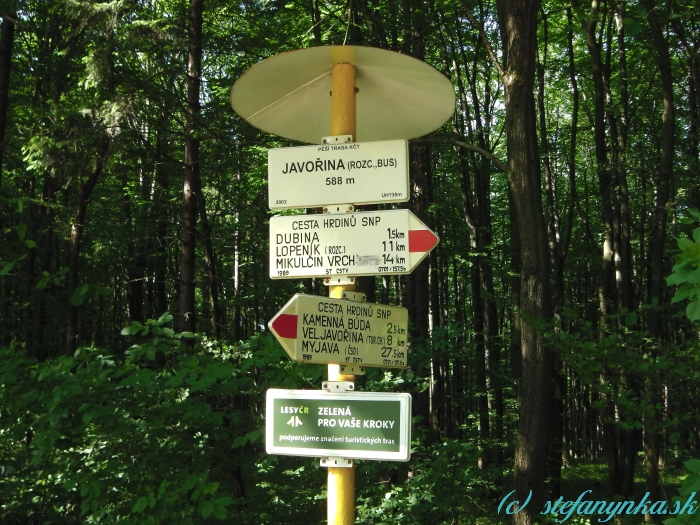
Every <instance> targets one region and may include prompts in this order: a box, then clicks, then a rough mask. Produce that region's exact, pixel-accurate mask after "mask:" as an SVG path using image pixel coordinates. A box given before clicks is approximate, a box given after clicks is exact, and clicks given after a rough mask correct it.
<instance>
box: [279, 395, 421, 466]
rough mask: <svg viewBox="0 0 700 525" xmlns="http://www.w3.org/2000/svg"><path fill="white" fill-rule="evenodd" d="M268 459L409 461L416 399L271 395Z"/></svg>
mask: <svg viewBox="0 0 700 525" xmlns="http://www.w3.org/2000/svg"><path fill="white" fill-rule="evenodd" d="M266 405H267V406H266V414H265V446H266V449H267V452H268V453H269V454H286V455H291V456H316V457H327V456H331V457H333V456H342V457H343V458H355V459H383V460H392V461H408V459H409V456H410V448H411V447H410V444H411V395H410V394H394V393H376V392H353V393H331V392H324V391H320V392H319V391H312V390H280V389H274V388H272V389H269V390H268V391H267V403H266Z"/></svg>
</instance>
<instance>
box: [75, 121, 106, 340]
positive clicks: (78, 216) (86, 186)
mask: <svg viewBox="0 0 700 525" xmlns="http://www.w3.org/2000/svg"><path fill="white" fill-rule="evenodd" d="M111 143H112V140H111V138H110V137H109V135H107V134H106V133H105V134H103V135H102V137H101V143H100V145H99V146H98V150H97V157H95V163H94V164H93V166H92V170H90V175H89V176H88V178H87V180H86V181H85V182H84V183H83V184H81V186H80V190H79V191H78V203H77V204H76V206H75V215H74V218H73V224H71V227H70V240H69V242H68V274H67V275H66V288H67V289H68V293H69V294H71V295H72V294H73V293H74V292H75V291H76V289H77V287H78V269H79V265H78V261H79V257H80V240H81V239H82V237H83V227H84V226H85V215H86V213H87V206H88V202H89V199H90V195H91V194H92V190H94V189H95V186H96V185H97V180H98V179H99V178H100V175H101V174H102V168H103V167H104V162H105V160H106V159H107V155H108V153H109V146H110V144H111ZM69 297H70V296H69ZM77 343H78V308H77V307H76V306H73V304H72V303H70V302H69V303H68V320H67V323H66V353H68V354H70V353H72V352H73V351H74V350H75V348H76V345H77Z"/></svg>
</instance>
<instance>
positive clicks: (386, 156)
mask: <svg viewBox="0 0 700 525" xmlns="http://www.w3.org/2000/svg"><path fill="white" fill-rule="evenodd" d="M267 173H268V182H267V185H268V195H269V206H270V209H273V210H279V209H284V208H312V207H315V206H326V205H330V204H347V203H353V204H373V203H382V202H406V201H407V200H408V198H409V192H408V142H407V141H405V140H388V141H384V142H355V143H349V144H324V145H321V146H302V147H298V148H275V149H271V150H269V151H268V153H267Z"/></svg>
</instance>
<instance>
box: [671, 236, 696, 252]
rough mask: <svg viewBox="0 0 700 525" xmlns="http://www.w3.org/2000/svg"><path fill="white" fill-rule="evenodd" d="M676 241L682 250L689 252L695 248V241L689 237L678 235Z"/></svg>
mask: <svg viewBox="0 0 700 525" xmlns="http://www.w3.org/2000/svg"><path fill="white" fill-rule="evenodd" d="M676 243H677V244H678V247H679V248H680V249H681V251H682V252H689V251H691V250H692V249H693V246H694V245H695V243H694V242H693V241H691V240H690V239H688V238H687V237H677V238H676Z"/></svg>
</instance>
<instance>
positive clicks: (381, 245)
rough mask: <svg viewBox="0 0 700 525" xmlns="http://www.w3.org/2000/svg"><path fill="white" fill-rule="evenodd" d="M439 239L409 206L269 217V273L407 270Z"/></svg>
mask: <svg viewBox="0 0 700 525" xmlns="http://www.w3.org/2000/svg"><path fill="white" fill-rule="evenodd" d="M438 240H439V239H438V237H437V236H436V235H435V234H434V233H433V232H432V231H430V229H428V227H427V226H426V225H425V224H423V223H422V222H421V221H419V220H418V218H417V217H416V216H415V215H413V213H411V212H410V211H409V210H382V211H373V212H359V213H345V214H338V215H292V216H284V217H272V218H271V219H270V277H271V278H273V279H289V278H295V277H337V276H339V275H352V276H358V275H378V274H379V275H381V274H402V273H411V271H412V270H413V269H414V268H415V267H416V266H417V265H418V263H420V262H421V261H422V260H423V258H424V257H425V256H426V255H427V254H428V252H430V250H432V249H433V247H434V246H435V245H436V244H437V243H438Z"/></svg>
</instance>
